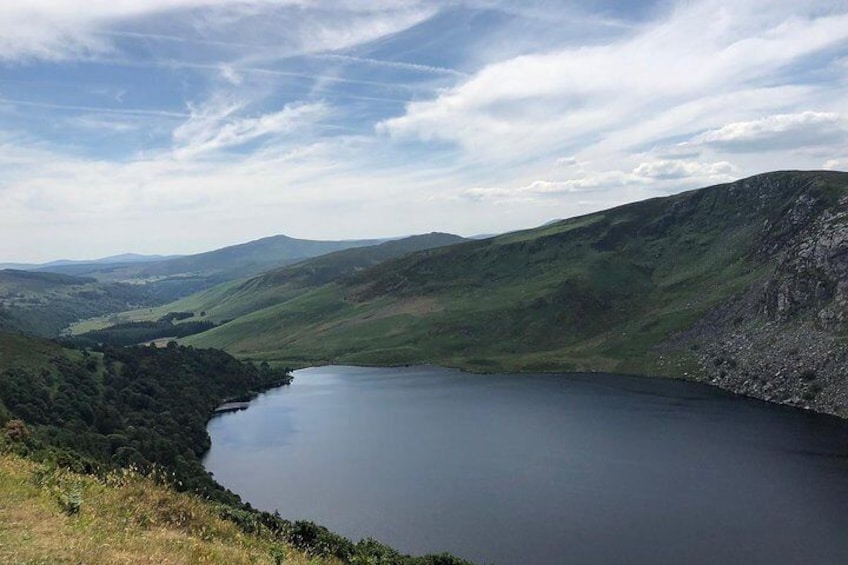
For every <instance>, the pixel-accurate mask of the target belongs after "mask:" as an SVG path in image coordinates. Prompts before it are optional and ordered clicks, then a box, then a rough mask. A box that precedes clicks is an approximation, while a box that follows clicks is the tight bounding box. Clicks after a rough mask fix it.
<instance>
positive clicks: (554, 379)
mask: <svg viewBox="0 0 848 565" xmlns="http://www.w3.org/2000/svg"><path fill="white" fill-rule="evenodd" d="M209 433H210V434H211V436H212V449H211V450H210V451H209V454H208V456H207V458H206V461H205V463H206V467H207V468H208V469H209V470H210V471H212V472H213V473H214V475H215V477H216V478H217V480H218V481H219V482H220V483H221V484H223V485H225V486H227V487H229V488H230V489H232V490H233V491H235V492H237V493H239V494H240V495H242V497H243V498H244V499H245V500H247V501H249V502H251V503H252V504H253V505H254V506H256V507H258V508H262V509H266V510H271V511H273V510H275V509H279V511H280V513H281V514H282V515H283V516H284V517H288V518H292V519H301V518H302V519H310V520H313V521H316V522H318V523H320V524H323V525H325V526H327V527H328V528H330V529H331V530H333V531H336V532H338V533H341V534H344V535H346V536H348V537H350V538H352V539H354V540H357V539H359V538H362V537H367V536H370V537H374V538H376V539H379V540H381V541H384V542H386V543H389V544H390V545H392V546H394V547H396V548H397V549H400V550H402V551H404V552H407V553H413V554H421V553H429V552H441V551H450V552H452V553H454V554H456V555H459V556H461V557H465V558H468V559H472V560H475V561H478V562H480V563H495V564H531V565H532V564H536V563H540V564H541V563H545V564H547V563H551V564H559V563H575V564H593V563H598V564H601V563H602V564H609V563H627V564H651V565H655V564H664V563H667V564H710V565H712V564H717V563H723V564H730V563H739V564H743V563H744V564H760V563H762V564H782V563H786V564H796V563H797V564H818V563H822V564H844V563H848V458H846V455H848V424H846V423H845V422H843V421H841V420H837V419H835V418H830V417H825V416H821V415H816V414H811V413H806V412H803V411H800V410H794V409H789V408H785V407H780V406H774V405H769V404H766V403H762V402H757V401H753V400H747V399H742V398H737V397H733V396H731V395H729V394H725V393H723V392H721V391H718V390H715V389H712V388H710V387H706V386H701V385H696V384H692V383H685V382H677V381H666V380H656V379H647V378H638V377H623V376H614V375H598V374H593V375H485V376H479V375H469V374H465V373H460V372H457V371H452V370H448V369H440V368H433V367H418V368H405V369H374V368H357V367H321V368H312V369H305V370H302V371H298V372H296V373H295V381H294V383H293V384H292V385H291V386H290V387H285V388H281V389H277V390H274V391H271V392H269V393H267V394H264V395H262V396H260V397H259V398H257V399H256V400H255V401H254V402H253V403H252V404H251V406H250V407H249V408H248V409H247V410H245V411H242V412H237V413H232V414H226V415H223V416H220V417H216V418H215V419H213V420H212V421H211V422H210V424H209Z"/></svg>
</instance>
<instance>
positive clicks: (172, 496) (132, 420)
mask: <svg viewBox="0 0 848 565" xmlns="http://www.w3.org/2000/svg"><path fill="white" fill-rule="evenodd" d="M288 382H290V376H289V375H288V372H287V371H284V370H278V369H273V368H271V367H269V366H268V365H267V364H260V365H258V366H257V365H254V364H252V363H249V362H246V361H239V360H237V359H235V358H233V357H231V356H230V355H228V354H226V353H224V352H222V351H216V350H199V349H194V348H191V347H182V346H178V345H177V344H176V343H173V342H172V343H171V344H169V346H168V347H165V348H156V347H128V348H117V347H112V346H103V347H100V348H97V349H95V350H88V349H70V348H67V347H62V346H60V345H59V344H56V343H53V342H48V341H45V340H40V339H35V338H31V337H26V336H23V335H19V334H8V333H2V332H0V427H2V431H0V452H5V455H2V456H0V497H2V499H3V500H4V512H0V526H2V527H0V561H3V560H4V559H6V558H8V559H9V560H10V561H9V562H54V561H68V560H70V561H72V562H74V561H75V560H80V559H81V558H80V557H79V556H82V555H84V556H85V562H87V563H111V562H115V560H118V561H121V562H142V563H151V562H162V557H163V556H166V557H167V560H169V562H173V561H177V562H180V561H182V562H202V561H203V560H207V561H212V562H218V563H241V562H245V563H247V562H250V563H255V562H260V563H261V562H267V563H275V562H280V559H284V562H286V563H289V562H292V563H299V562H310V563H312V562H313V561H311V560H309V561H308V560H307V556H317V557H319V558H320V562H326V563H333V562H343V563H354V564H356V563H386V564H398V565H462V564H463V563H465V562H464V561H462V560H459V559H457V558H454V557H452V556H450V555H431V556H424V557H410V556H406V555H402V554H400V553H398V552H396V551H395V550H393V549H391V548H390V547H388V546H385V545H383V544H381V543H379V542H376V541H374V540H362V541H360V542H358V543H353V542H351V541H350V540H348V539H346V538H344V537H342V536H339V535H338V534H334V533H332V532H330V531H328V530H327V529H326V528H323V527H321V526H318V525H316V524H314V523H312V522H308V521H294V522H292V521H290V520H287V519H284V518H282V517H281V516H280V515H279V514H276V513H274V514H270V513H268V512H259V511H256V510H254V509H253V508H251V507H250V505H247V504H243V503H242V502H241V501H240V500H239V498H238V496H236V495H235V494H233V493H231V492H229V491H227V490H226V489H224V488H223V487H221V486H220V485H218V484H217V483H215V482H214V480H213V479H212V477H211V476H210V475H209V474H208V473H207V472H206V471H205V469H204V468H203V466H202V464H201V460H200V457H201V456H202V455H203V454H204V453H205V452H206V450H207V449H208V447H209V437H208V435H207V433H206V423H207V420H208V418H209V416H210V415H211V413H212V411H213V410H214V409H215V407H216V406H218V405H219V404H221V403H222V402H223V401H225V400H230V399H244V398H246V397H249V396H250V395H251V394H253V393H255V392H257V391H259V390H262V389H264V388H268V387H272V386H278V385H281V384H286V383H288ZM21 456H26V457H27V458H28V459H29V461H25V460H22V459H20V457H21ZM33 461H37V462H40V463H39V464H36V463H34V462H33ZM177 491H179V492H181V493H182V494H178V493H177ZM7 509H8V511H7ZM69 540H75V541H74V542H73V543H71V544H70V545H68V542H69Z"/></svg>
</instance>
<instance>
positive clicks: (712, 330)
mask: <svg viewBox="0 0 848 565" xmlns="http://www.w3.org/2000/svg"><path fill="white" fill-rule="evenodd" d="M825 194H826V193H825ZM757 253H758V254H759V255H760V257H761V259H762V260H763V264H764V268H767V266H768V265H769V264H771V265H774V267H773V270H771V272H770V273H769V274H768V275H766V276H765V277H764V278H763V279H761V280H760V281H758V282H756V283H755V284H753V285H752V286H751V287H750V288H749V289H748V290H747V291H745V292H744V293H742V294H741V295H739V296H737V297H735V298H734V299H732V300H730V301H727V302H725V303H723V304H721V305H719V306H717V307H715V308H713V309H712V310H711V311H710V312H709V313H708V314H707V315H706V316H705V317H704V318H702V319H701V320H700V321H699V322H697V323H696V324H695V325H694V326H693V327H691V328H690V329H689V330H687V331H686V332H684V333H683V334H681V335H678V336H676V337H675V338H674V339H673V340H672V343H674V344H675V346H677V347H684V348H687V349H688V350H689V352H690V354H694V356H695V358H696V360H697V363H698V365H699V367H700V370H699V371H698V372H697V374H695V375H690V377H693V378H695V379H696V380H700V381H704V382H709V383H711V384H714V385H716V386H720V387H722V388H725V389H728V390H731V391H733V392H737V393H740V394H745V395H749V396H753V397H756V398H761V399H764V400H769V401H773V402H780V403H785V404H790V405H795V406H801V407H805V408H810V409H814V410H817V411H821V412H827V413H831V414H835V415H839V416H842V417H848V196H843V197H842V198H841V199H839V200H838V201H836V202H830V203H828V202H826V201H824V198H823V196H822V193H821V192H818V193H817V192H816V191H814V190H811V191H810V192H803V193H801V194H800V195H798V196H797V198H796V199H795V201H794V202H793V203H792V205H791V206H790V207H789V208H787V209H786V211H785V212H784V213H783V214H782V217H780V218H779V219H777V220H776V221H774V222H766V223H765V224H764V225H763V229H762V232H761V242H760V245H759V249H758V252H757Z"/></svg>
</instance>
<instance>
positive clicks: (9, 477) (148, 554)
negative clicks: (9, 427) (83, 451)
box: [0, 453, 339, 565]
mask: <svg viewBox="0 0 848 565" xmlns="http://www.w3.org/2000/svg"><path fill="white" fill-rule="evenodd" d="M0 500H2V503H0V563H10V564H11V563H15V564H20V565H23V564H29V563H32V564H36V563H88V564H91V565H98V564H102V565H112V564H114V563H126V564H142V563H143V564H154V563H157V564H158V563H172V564H189V563H227V564H239V563H244V564H248V563H251V564H254V563H255V564H262V563H266V564H268V565H274V564H279V563H282V562H283V561H281V560H280V559H282V558H284V560H285V561H284V562H285V563H291V564H304V565H305V564H307V563H309V564H325V563H326V564H330V563H339V560H337V559H335V558H330V557H326V558H321V557H312V556H309V555H307V554H306V553H305V552H303V551H300V550H297V549H295V548H293V547H291V546H290V545H287V544H285V543H283V542H281V541H280V540H279V539H278V538H277V536H275V535H274V534H273V532H271V531H270V530H269V529H267V528H257V529H256V531H255V532H250V533H246V532H244V531H243V530H242V529H241V528H239V527H238V526H237V525H236V524H235V523H233V522H231V521H228V520H225V519H224V518H222V517H221V508H220V507H219V506H217V505H215V504H212V503H209V502H207V501H204V500H202V499H200V498H198V497H195V496H192V495H188V494H184V493H177V492H174V491H173V490H172V489H170V488H168V487H167V486H165V485H163V484H161V483H157V482H156V481H154V480H152V479H150V478H145V477H144V476H141V475H139V474H138V473H134V472H129V471H126V472H115V473H112V474H110V475H108V476H107V477H105V478H102V479H98V478H95V477H93V476H90V475H80V474H77V473H72V472H70V471H66V470H62V469H59V468H56V467H53V466H50V465H47V464H43V463H35V462H32V461H29V460H26V459H23V458H21V457H18V456H15V455H12V454H8V453H6V454H0Z"/></svg>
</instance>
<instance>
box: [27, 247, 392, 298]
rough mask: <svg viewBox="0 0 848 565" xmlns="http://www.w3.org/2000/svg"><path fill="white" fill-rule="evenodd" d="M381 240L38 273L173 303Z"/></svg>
mask: <svg viewBox="0 0 848 565" xmlns="http://www.w3.org/2000/svg"><path fill="white" fill-rule="evenodd" d="M382 241H384V240H376V239H366V240H349V241H314V240H308V239H295V238H292V237H288V236H285V235H277V236H272V237H266V238H262V239H257V240H255V241H250V242H247V243H241V244H238V245H231V246H229V247H223V248H221V249H216V250H214V251H207V252H205V253H197V254H194V255H185V256H181V257H173V258H167V259H162V260H154V261H142V262H140V261H116V262H111V263H75V264H70V265H67V264H65V265H62V264H60V265H47V266H43V267H41V268H40V269H39V270H41V271H49V272H53V273H63V274H69V275H75V276H87V277H94V278H96V279H97V280H100V281H108V282H116V281H121V282H133V283H136V284H139V283H143V284H145V285H147V286H149V287H150V289H149V290H150V292H151V293H152V294H157V295H159V296H162V297H166V298H167V299H169V300H174V299H175V298H179V297H182V296H186V295H188V294H191V293H192V292H197V291H199V290H203V289H206V288H209V287H211V286H213V285H215V284H218V283H221V282H223V281H228V280H233V279H238V278H244V277H247V276H251V275H255V274H258V273H261V272H264V271H267V270H270V269H273V268H276V267H281V266H284V265H290V264H292V263H296V262H298V261H302V260H304V259H309V258H311V257H316V256H319V255H323V254H325V253H332V252H333V251H339V250H342V249H348V248H353V247H362V246H366V245H375V244H377V243H380V242H382Z"/></svg>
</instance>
